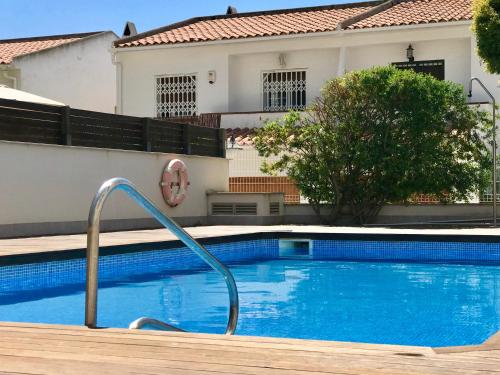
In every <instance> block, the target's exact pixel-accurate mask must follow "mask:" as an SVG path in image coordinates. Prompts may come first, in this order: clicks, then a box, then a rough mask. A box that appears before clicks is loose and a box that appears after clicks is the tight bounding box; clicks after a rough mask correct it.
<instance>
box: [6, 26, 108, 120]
mask: <svg viewBox="0 0 500 375" xmlns="http://www.w3.org/2000/svg"><path fill="white" fill-rule="evenodd" d="M117 39H118V37H117V35H116V34H115V33H113V32H111V31H104V32H93V33H84V34H67V35H52V36H43V37H32V38H20V39H7V40H0V84H4V85H7V86H9V87H12V88H15V89H20V90H23V91H27V92H30V93H33V94H36V95H40V96H44V97H47V98H50V99H53V100H56V101H59V102H62V103H64V104H66V105H69V106H71V107H75V108H81V109H87V110H94V111H100V112H109V113H114V112H115V104H116V68H115V66H114V64H113V61H112V56H111V46H112V43H113V42H114V41H115V40H117Z"/></svg>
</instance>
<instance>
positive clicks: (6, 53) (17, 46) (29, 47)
mask: <svg viewBox="0 0 500 375" xmlns="http://www.w3.org/2000/svg"><path fill="white" fill-rule="evenodd" d="M98 33H100V31H98V32H92V33H83V34H68V35H53V36H42V37H33V38H21V39H6V40H0V64H10V63H11V62H12V60H13V59H14V58H15V57H17V56H21V55H26V54H29V53H33V52H38V51H41V50H44V49H47V48H52V47H57V46H59V45H61V44H66V43H71V42H74V41H76V40H80V39H82V38H85V37H88V36H91V35H94V34H98Z"/></svg>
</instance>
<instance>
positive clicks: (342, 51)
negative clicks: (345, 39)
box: [337, 46, 347, 77]
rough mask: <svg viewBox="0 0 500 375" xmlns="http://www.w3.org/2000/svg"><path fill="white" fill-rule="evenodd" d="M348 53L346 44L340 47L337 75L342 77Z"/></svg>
mask: <svg viewBox="0 0 500 375" xmlns="http://www.w3.org/2000/svg"><path fill="white" fill-rule="evenodd" d="M346 54H347V48H346V47H345V46H342V47H340V51H339V66H338V69H337V77H341V76H343V75H344V74H345V64H346Z"/></svg>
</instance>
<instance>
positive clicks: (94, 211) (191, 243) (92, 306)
mask: <svg viewBox="0 0 500 375" xmlns="http://www.w3.org/2000/svg"><path fill="white" fill-rule="evenodd" d="M115 190H122V191H124V192H125V193H127V194H128V195H129V196H130V197H131V198H132V199H133V200H134V201H135V202H137V203H138V204H139V205H140V206H141V207H142V208H144V209H145V210H146V211H147V212H148V213H149V214H150V215H151V216H153V217H154V218H155V219H156V220H158V221H159V222H160V223H161V224H162V225H163V226H164V227H165V228H167V229H168V230H170V231H171V232H172V233H173V234H174V235H175V236H177V238H179V240H181V241H182V242H183V243H184V244H185V245H186V246H187V247H188V248H190V249H191V250H192V251H193V252H194V253H195V254H196V255H198V256H199V257H200V258H201V259H203V260H204V261H205V263H207V264H208V265H209V266H210V267H212V268H213V269H214V270H215V271H217V272H218V273H219V274H220V275H221V276H222V277H223V278H224V281H225V282H226V286H227V289H228V292H229V319H228V322H227V326H226V332H225V333H226V334H227V335H232V334H234V331H235V330H236V325H237V323H238V313H239V301H238V289H237V288H236V282H235V281H234V277H233V275H232V273H231V272H230V271H229V269H228V268H227V267H226V266H224V265H223V264H222V263H221V262H220V261H219V260H218V259H217V258H216V257H214V256H213V255H212V254H211V253H210V252H209V251H208V250H207V249H205V248H204V247H203V246H202V245H201V244H200V243H198V241H196V240H195V239H194V238H193V237H191V236H190V235H189V233H187V232H186V231H185V230H184V229H182V228H181V227H180V226H179V225H178V224H177V223H176V222H175V221H174V220H172V218H170V217H168V216H167V215H165V214H164V213H163V212H161V211H160V209H159V208H157V207H156V206H155V205H154V203H153V202H152V201H151V200H149V199H148V198H147V197H146V196H145V195H144V194H142V193H141V192H140V191H139V190H138V189H137V188H136V187H135V186H134V185H133V184H132V183H131V182H130V181H129V180H127V179H125V178H119V177H118V178H112V179H110V180H107V181H106V182H104V183H103V184H102V185H101V187H100V188H99V190H98V191H97V193H96V195H95V197H94V200H93V201H92V205H91V206H90V212H89V219H88V229H87V280H86V291H85V325H86V326H87V327H89V328H96V327H97V293H98V285H97V281H98V269H99V267H98V263H99V233H100V220H101V212H102V209H103V207H104V203H105V202H106V199H107V198H108V197H109V195H110V194H111V193H113V192H114V191H115ZM144 327H151V328H155V329H161V330H168V331H180V332H184V331H183V330H182V329H180V328H177V327H174V326H172V325H170V324H168V323H164V322H162V321H160V320H157V319H153V318H147V317H142V318H139V319H137V320H135V321H133V322H132V323H130V325H129V328H130V329H141V328H144Z"/></svg>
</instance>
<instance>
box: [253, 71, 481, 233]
mask: <svg viewBox="0 0 500 375" xmlns="http://www.w3.org/2000/svg"><path fill="white" fill-rule="evenodd" d="M487 123H488V121H486V118H485V114H484V113H483V112H480V111H478V110H477V109H474V108H471V107H469V106H468V105H467V104H466V97H465V94H464V91H463V87H462V86H460V85H458V84H454V83H452V82H448V81H438V80H436V79H435V78H433V77H431V76H430V75H423V74H417V73H415V72H413V71H402V70H398V69H396V68H394V67H378V68H372V69H367V70H362V71H356V72H351V73H348V74H346V75H345V76H343V77H340V78H335V79H333V80H331V81H329V82H328V83H327V84H326V85H325V86H324V88H323V90H322V94H321V97H320V98H319V99H318V100H317V101H316V103H315V104H314V105H313V106H312V107H311V108H310V109H309V110H308V111H307V112H305V113H302V114H299V113H296V112H292V113H290V114H288V115H286V116H285V117H284V118H283V119H282V120H279V121H274V122H270V123H268V124H266V126H265V127H264V128H262V129H261V130H260V132H259V133H258V135H257V137H256V138H255V141H256V147H257V149H258V151H259V153H260V154H261V155H262V156H265V157H269V156H271V155H278V156H279V159H278V161H277V162H274V163H264V165H263V166H262V170H263V171H264V172H267V173H269V174H273V173H276V172H277V171H284V172H286V173H287V175H288V176H289V177H290V178H292V179H293V180H294V181H295V183H296V184H297V186H298V188H299V189H300V190H301V193H302V194H303V195H304V196H305V197H307V198H308V199H309V202H310V203H311V204H312V206H313V207H314V208H315V211H316V213H318V214H319V209H320V206H322V205H328V206H329V207H330V213H329V215H328V216H326V217H323V219H324V220H325V222H326V223H334V222H335V221H336V219H337V218H338V217H339V216H340V215H341V214H342V212H348V213H349V216H350V217H353V218H354V220H355V221H356V222H357V223H365V222H367V221H369V220H370V219H372V218H373V217H375V216H376V215H377V214H378V212H379V210H380V208H381V207H382V205H383V204H385V203H387V202H396V201H398V202H399V201H405V200H407V199H409V198H410V197H411V196H412V195H414V194H432V195H435V196H437V197H439V198H440V199H442V200H446V201H456V200H467V199H468V198H470V196H471V194H473V193H475V192H477V191H478V190H479V189H482V188H483V187H484V186H485V184H486V183H487V181H488V176H489V172H488V170H489V169H488V168H489V164H490V161H489V153H488V151H487V148H486V146H485V144H484V142H483V137H482V134H483V135H484V134H486V133H487V132H488V129H487V125H485V124H487ZM490 127H491V123H490Z"/></svg>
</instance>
